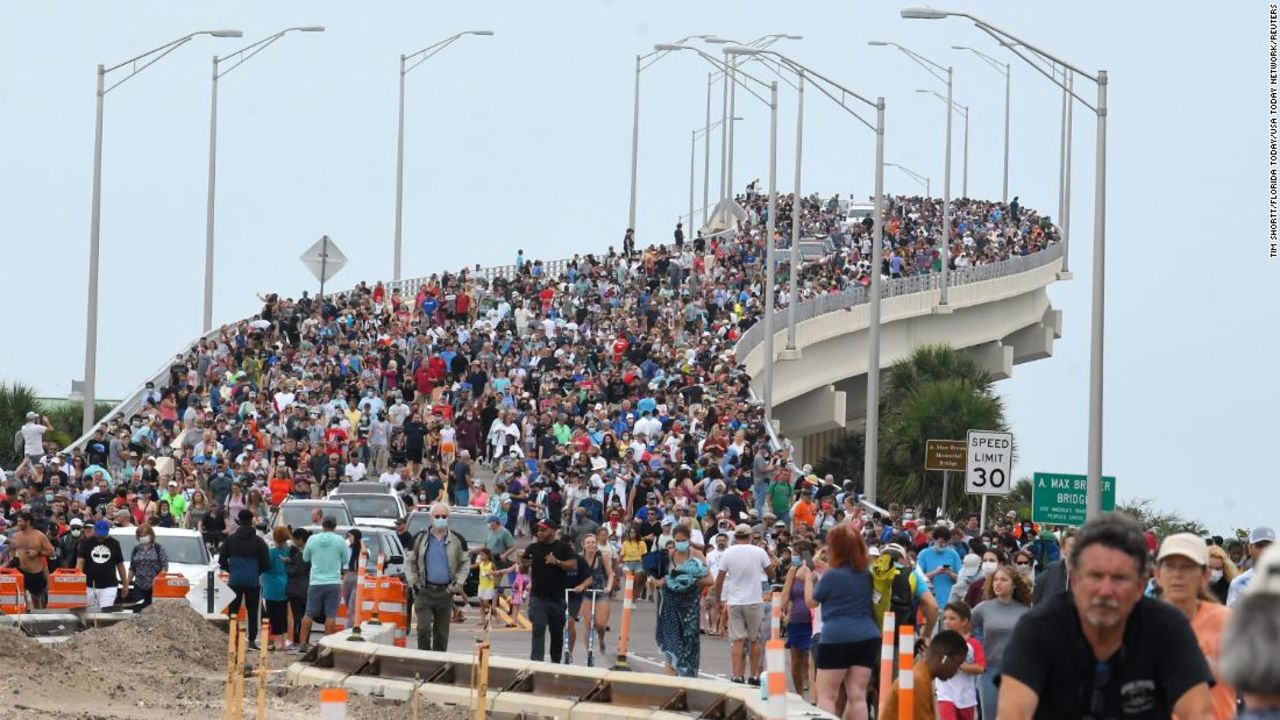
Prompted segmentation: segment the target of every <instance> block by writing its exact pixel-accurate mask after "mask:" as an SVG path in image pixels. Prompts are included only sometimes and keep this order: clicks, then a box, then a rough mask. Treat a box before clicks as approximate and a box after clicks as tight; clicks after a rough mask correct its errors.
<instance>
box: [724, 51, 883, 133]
mask: <svg viewBox="0 0 1280 720" xmlns="http://www.w3.org/2000/svg"><path fill="white" fill-rule="evenodd" d="M760 55H771V56H773V57H774V58H776V60H777V62H778V63H779V64H781V65H784V66H786V67H787V68H789V69H790V70H791V71H792V72H794V73H796V74H804V75H805V76H811V77H810V82H811V83H812V84H813V86H814V87H815V88H817V89H818V92H820V93H822V94H823V95H826V96H827V97H829V98H831V100H832V101H833V102H835V103H836V104H837V105H839V106H840V107H841V108H843V109H844V110H845V112H847V113H849V114H850V115H852V116H853V117H854V118H855V119H857V120H858V121H859V122H861V123H862V124H863V125H866V126H867V128H868V129H870V130H871V131H872V132H877V130H876V126H875V124H874V123H871V122H869V121H868V120H867V119H866V118H864V117H862V116H861V115H859V114H858V113H857V111H855V110H854V109H853V108H851V107H849V106H848V105H847V104H845V102H844V98H843V97H841V98H836V96H835V95H833V94H832V93H831V92H829V91H828V90H827V88H825V87H823V86H822V83H826V84H827V85H830V86H831V87H833V88H835V89H836V90H839V91H840V92H841V94H842V95H849V96H851V97H854V98H857V99H858V100H861V101H862V102H864V103H866V104H867V105H869V106H871V107H873V108H878V107H879V105H877V104H876V103H875V102H874V101H872V100H868V99H867V98H865V97H863V96H862V95H859V94H858V93H856V92H854V91H853V90H850V89H849V88H847V87H845V86H844V85H841V84H840V83H838V82H836V81H835V80H832V79H831V78H829V77H827V76H826V75H823V74H822V73H820V72H817V71H816V70H814V69H812V68H810V67H807V66H805V65H802V64H800V63H798V62H796V61H795V60H792V59H791V58H789V57H787V56H786V55H783V54H782V53H779V52H774V51H773V50H761V51H759V52H758V53H753V54H752V55H749V56H748V57H751V56H755V57H759V56H760ZM814 78H816V79H817V80H821V81H822V83H819V82H814Z"/></svg>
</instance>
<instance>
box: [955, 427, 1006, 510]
mask: <svg viewBox="0 0 1280 720" xmlns="http://www.w3.org/2000/svg"><path fill="white" fill-rule="evenodd" d="M1012 474H1013V433H1008V432H1000V431H998V430H970V431H969V432H968V433H967V435H966V439H965V470H964V485H965V492H967V493H969V494H970V495H981V496H982V514H981V517H980V527H981V528H982V529H983V530H985V529H986V527H987V496H988V495H1008V494H1009V493H1010V491H1011V490H1012V489H1013V482H1012V481H1011V480H1010V476H1011V475H1012Z"/></svg>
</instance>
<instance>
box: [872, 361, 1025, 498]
mask: <svg viewBox="0 0 1280 720" xmlns="http://www.w3.org/2000/svg"><path fill="white" fill-rule="evenodd" d="M885 415H886V417H885V418H884V420H883V427H884V433H883V435H882V436H881V444H880V474H881V476H882V481H881V485H880V487H881V488H882V492H884V493H885V495H886V496H887V497H892V498H894V499H895V500H897V501H898V502H901V503H904V504H905V503H910V504H912V505H915V506H922V505H923V506H926V507H937V506H939V505H940V504H941V498H942V478H941V475H940V474H939V473H930V474H926V471H925V470H924V456H925V441H926V440H930V439H958V438H963V437H964V436H965V433H966V432H967V431H968V430H969V429H971V428H981V429H984V430H1005V429H1006V428H1005V422H1004V401H1003V400H1001V399H1000V397H999V396H997V395H994V394H992V393H989V392H986V391H985V390H980V389H978V388H976V387H974V386H973V385H971V384H970V382H969V381H968V380H966V379H964V378H949V379H929V380H926V381H924V382H922V383H919V384H918V385H916V386H915V387H914V388H913V389H912V390H911V391H910V392H909V393H908V394H907V395H905V396H904V397H903V399H902V401H901V403H900V404H899V405H897V406H896V407H893V408H891V409H889V411H888V412H886V413H885ZM953 480H955V482H952V483H951V485H950V487H949V488H948V495H949V497H948V498H947V508H948V510H951V509H956V510H959V509H962V508H964V509H971V508H976V507H977V506H978V503H979V502H980V499H979V498H978V497H977V496H974V495H967V494H966V493H965V492H964V481H963V478H959V477H957V478H953Z"/></svg>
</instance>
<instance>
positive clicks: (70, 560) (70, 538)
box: [58, 517, 84, 568]
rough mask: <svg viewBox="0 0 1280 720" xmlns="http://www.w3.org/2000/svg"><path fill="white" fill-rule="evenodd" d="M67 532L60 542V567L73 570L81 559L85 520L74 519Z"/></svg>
mask: <svg viewBox="0 0 1280 720" xmlns="http://www.w3.org/2000/svg"><path fill="white" fill-rule="evenodd" d="M67 525H68V527H67V532H66V534H64V535H63V536H62V539H60V540H59V541H58V567H63V568H73V567H75V566H76V560H78V559H79V558H80V541H81V540H83V539H84V520H83V519H82V518H78V517H73V518H71V521H70V522H69V523H67Z"/></svg>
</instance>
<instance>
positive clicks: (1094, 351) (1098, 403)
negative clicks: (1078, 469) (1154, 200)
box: [902, 8, 1108, 519]
mask: <svg viewBox="0 0 1280 720" xmlns="http://www.w3.org/2000/svg"><path fill="white" fill-rule="evenodd" d="M949 16H956V17H963V18H968V19H969V20H972V21H973V23H974V24H975V25H977V26H978V29H979V30H982V31H983V32H985V33H987V34H988V35H990V36H991V37H993V38H995V40H996V41H997V42H999V43H1001V44H1002V45H1004V46H1005V47H1007V48H1009V51H1010V52H1012V53H1013V54H1015V55H1017V56H1018V57H1019V58H1021V59H1022V60H1023V61H1024V62H1026V63H1027V64H1028V65H1030V66H1031V67H1033V68H1035V69H1036V70H1037V71H1038V72H1039V73H1040V74H1041V75H1044V76H1045V77H1047V78H1049V80H1050V82H1052V83H1054V84H1055V85H1057V86H1058V87H1060V88H1062V90H1063V91H1064V92H1066V93H1067V94H1069V95H1070V96H1071V97H1073V98H1075V99H1076V101H1077V102H1079V103H1080V104H1081V105H1084V106H1085V107H1087V108H1089V109H1090V110H1092V111H1093V113H1094V114H1095V115H1096V116H1097V118H1098V140H1097V144H1096V145H1097V147H1096V154H1095V160H1094V165H1095V169H1094V173H1095V178H1096V179H1095V181H1094V204H1093V312H1092V317H1091V318H1090V322H1091V327H1090V343H1089V475H1088V485H1087V488H1086V491H1085V507H1086V516H1087V517H1088V518H1089V519H1093V518H1096V517H1098V516H1099V515H1100V514H1101V513H1102V387H1103V357H1104V354H1103V329H1104V327H1105V324H1106V323H1105V320H1106V306H1105V303H1106V269H1107V261H1106V236H1107V82H1108V78H1107V71H1106V70H1099V71H1098V72H1097V73H1096V74H1090V73H1087V72H1085V71H1084V70H1081V69H1080V68H1077V67H1075V66H1073V65H1071V64H1069V63H1067V62H1065V61H1064V60H1062V59H1061V58H1058V57H1055V56H1053V55H1051V54H1049V53H1047V52H1045V51H1044V50H1041V49H1040V48H1038V47H1035V46H1034V45H1031V44H1030V43H1028V42H1026V41H1025V40H1023V39H1021V38H1018V37H1014V36H1013V35H1011V34H1009V33H1007V32H1005V31H1004V30H1001V29H999V28H997V27H995V26H993V25H991V24H989V23H987V22H985V21H983V20H980V19H978V18H977V17H974V16H973V15H970V14H968V13H962V12H950V11H945V10H935V9H933V8H906V9H904V10H903V11H902V17H904V18H910V19H917V18H920V19H930V20H932V19H938V18H944V17H949ZM1018 46H1021V47H1023V48H1025V49H1026V50H1028V51H1030V52H1032V53H1034V54H1035V55H1037V56H1038V57H1039V58H1042V59H1044V60H1048V61H1050V62H1052V63H1055V64H1057V65H1060V66H1061V67H1062V68H1063V71H1064V72H1070V73H1074V74H1076V75H1081V76H1083V77H1085V78H1088V79H1089V80H1092V81H1093V82H1094V84H1095V85H1097V87H1098V98H1097V101H1096V104H1090V103H1089V102H1088V101H1087V100H1085V99H1084V98H1082V97H1080V96H1079V95H1077V94H1076V93H1075V90H1074V87H1073V85H1072V84H1071V83H1069V82H1065V81H1059V80H1058V78H1056V77H1054V76H1053V75H1051V74H1050V73H1047V72H1045V71H1044V69H1043V68H1041V67H1040V66H1039V65H1037V64H1036V63H1034V62H1032V61H1031V59H1030V58H1028V57H1027V56H1026V55H1025V54H1023V52H1022V51H1021V50H1019V49H1018Z"/></svg>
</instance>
